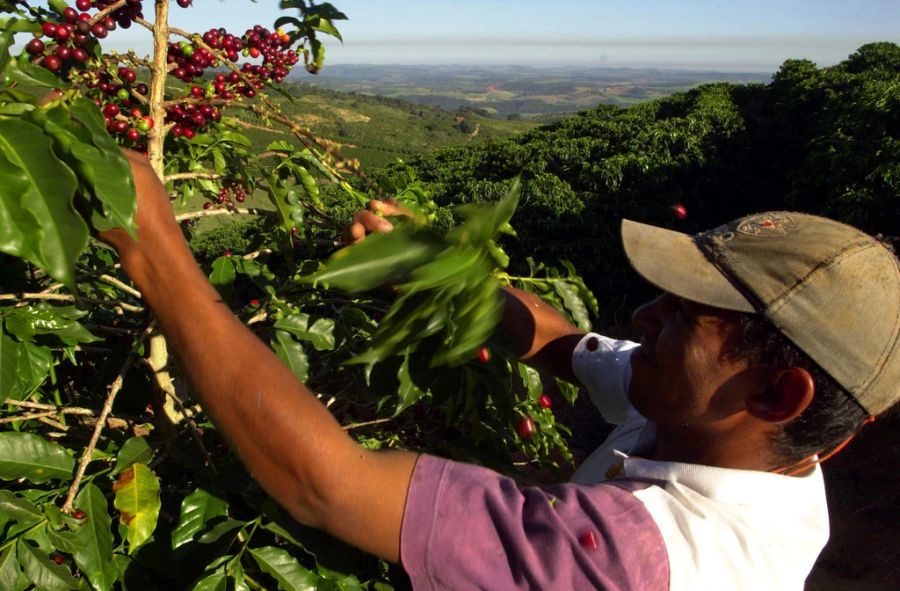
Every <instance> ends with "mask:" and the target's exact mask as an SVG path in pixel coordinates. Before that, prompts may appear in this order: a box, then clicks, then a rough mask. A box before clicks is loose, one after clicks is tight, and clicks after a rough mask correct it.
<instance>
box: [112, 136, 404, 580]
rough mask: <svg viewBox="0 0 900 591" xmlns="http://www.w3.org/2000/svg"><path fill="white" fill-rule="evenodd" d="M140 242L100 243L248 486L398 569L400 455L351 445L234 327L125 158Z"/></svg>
mask: <svg viewBox="0 0 900 591" xmlns="http://www.w3.org/2000/svg"><path fill="white" fill-rule="evenodd" d="M129 158H130V159H131V163H132V170H133V171H134V175H135V183H136V185H137V189H138V219H137V221H138V225H139V230H138V237H139V240H138V241H137V242H135V241H133V240H132V239H131V238H130V237H128V235H127V234H126V233H125V232H124V231H121V230H112V231H110V232H105V233H103V234H102V235H101V238H102V239H103V240H105V241H107V242H109V243H110V244H111V245H113V246H114V247H115V248H116V249H117V250H118V251H119V254H120V256H121V259H122V264H123V267H124V269H125V271H126V272H127V273H128V274H129V276H130V277H131V278H132V280H133V281H134V282H135V284H136V285H137V286H138V288H139V289H140V290H141V292H142V293H143V295H144V298H145V300H146V302H147V303H148V304H149V306H150V308H151V309H152V310H153V313H154V314H155V315H156V318H157V320H158V322H159V324H160V326H161V328H162V331H163V333H164V334H165V335H166V338H167V339H168V341H169V343H170V345H171V346H172V348H173V350H174V352H175V355H176V357H177V358H178V360H179V361H180V364H181V367H182V368H183V369H184V371H185V372H186V373H187V375H188V377H189V378H190V380H191V383H192V385H193V387H194V391H195V393H196V395H197V397H198V398H199V400H200V402H201V403H202V405H203V407H204V409H205V410H206V411H207V413H208V414H209V416H210V417H211V418H212V420H213V422H215V424H216V425H217V426H218V427H219V428H220V429H221V430H222V431H223V433H224V434H225V435H226V437H228V439H229V440H230V441H231V443H232V446H233V447H234V448H235V449H236V451H237V453H238V454H239V455H240V457H241V459H242V460H243V462H244V463H245V464H246V465H247V467H248V469H249V470H250V472H251V473H252V475H253V477H254V478H255V479H256V480H257V481H258V482H259V483H260V484H261V485H262V487H263V488H264V489H265V490H266V491H267V492H268V493H269V494H270V495H272V497H273V498H275V500H277V501H278V503H279V504H281V506H282V507H284V508H285V509H286V510H287V511H288V512H289V513H290V514H291V515H292V516H293V517H294V519H296V520H297V521H299V522H300V523H303V524H306V525H311V526H314V527H319V528H322V529H325V530H326V531H328V532H330V533H331V534H333V535H335V536H336V537H338V538H341V539H342V540H344V541H346V542H348V543H350V544H353V545H354V546H357V547H359V548H362V549H364V550H366V551H368V552H371V553H374V554H377V555H379V556H381V557H383V558H386V559H387V560H390V561H393V562H396V561H398V560H399V556H400V527H401V523H402V519H403V510H404V506H405V502H406V493H407V489H408V488H409V482H410V478H411V477H412V472H413V468H414V466H415V463H416V458H417V456H416V454H413V453H410V452H388V453H382V452H372V451H368V450H365V449H364V448H362V447H361V446H359V445H357V444H356V442H354V441H353V440H352V439H351V438H350V437H349V436H348V435H347V434H346V433H345V432H344V431H343V429H342V428H341V426H340V425H339V424H338V423H337V421H336V420H335V419H334V417H332V416H331V414H330V413H329V412H328V410H327V409H326V408H325V407H324V406H323V405H322V404H321V403H320V402H319V401H318V400H317V399H316V398H315V396H313V395H312V394H311V393H310V392H309V390H307V388H306V387H305V386H304V385H303V384H302V383H301V382H300V381H299V380H297V379H296V377H295V376H294V375H293V374H292V373H291V372H290V370H288V369H287V368H286V367H285V366H284V365H283V364H282V363H281V362H280V361H279V360H278V358H277V357H276V356H275V355H274V353H273V352H272V350H271V349H270V348H269V347H268V346H266V345H265V344H264V343H263V342H262V341H260V340H259V339H258V338H257V337H256V336H255V335H254V334H253V333H252V332H250V331H249V330H248V329H247V327H246V326H244V325H243V324H242V323H241V322H240V321H239V320H237V319H236V318H235V316H234V314H233V313H232V311H231V310H230V309H229V308H228V307H227V306H226V305H225V304H224V303H223V302H222V300H221V298H220V297H219V294H218V293H217V292H216V290H215V289H214V288H213V287H212V285H210V283H209V282H208V281H207V279H206V276H205V275H204V274H203V272H202V271H201V270H200V268H199V267H198V266H197V264H196V262H195V261H194V259H193V256H192V255H191V252H190V250H189V249H188V246H187V244H186V243H185V241H184V238H183V236H182V234H181V230H180V228H179V227H178V224H177V223H176V222H175V221H174V217H173V216H172V210H171V206H170V204H169V199H168V196H167V195H166V192H165V188H164V187H163V186H162V184H161V183H160V182H159V180H158V179H157V177H156V175H155V174H154V172H153V170H152V169H151V168H150V166H149V165H148V164H147V161H146V159H144V158H143V157H141V156H139V155H137V154H134V153H130V154H129Z"/></svg>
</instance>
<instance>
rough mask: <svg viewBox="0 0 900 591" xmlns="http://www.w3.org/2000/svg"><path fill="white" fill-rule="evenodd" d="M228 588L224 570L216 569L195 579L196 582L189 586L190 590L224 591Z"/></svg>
mask: <svg viewBox="0 0 900 591" xmlns="http://www.w3.org/2000/svg"><path fill="white" fill-rule="evenodd" d="M227 589H228V577H227V576H226V574H225V570H224V569H222V570H217V571H216V572H214V573H212V574H211V575H207V576H205V577H203V578H202V579H200V580H199V581H197V584H196V585H194V586H193V587H191V591H226V590H227Z"/></svg>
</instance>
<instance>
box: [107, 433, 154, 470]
mask: <svg viewBox="0 0 900 591" xmlns="http://www.w3.org/2000/svg"><path fill="white" fill-rule="evenodd" d="M155 453H156V450H155V449H153V447H151V445H150V444H149V443H147V438H146V437H132V438H130V439H128V441H126V442H125V443H123V444H122V449H120V450H119V454H118V455H117V456H116V465H115V467H114V468H113V470H112V472H111V473H110V476H115V475H116V474H118V473H119V472H121V471H122V470H124V469H126V468H128V467H130V466H131V465H133V464H148V463H150V460H152V459H153V455H154V454H155Z"/></svg>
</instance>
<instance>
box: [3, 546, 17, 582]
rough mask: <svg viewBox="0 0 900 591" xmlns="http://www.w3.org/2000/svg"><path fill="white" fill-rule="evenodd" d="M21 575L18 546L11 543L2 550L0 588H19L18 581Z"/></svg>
mask: <svg viewBox="0 0 900 591" xmlns="http://www.w3.org/2000/svg"><path fill="white" fill-rule="evenodd" d="M20 575H21V570H20V569H19V561H18V560H17V557H16V547H15V546H14V545H12V544H10V545H9V546H8V547H7V548H6V550H4V551H3V552H0V589H10V590H12V589H17V585H16V582H17V581H18V579H19V576H20Z"/></svg>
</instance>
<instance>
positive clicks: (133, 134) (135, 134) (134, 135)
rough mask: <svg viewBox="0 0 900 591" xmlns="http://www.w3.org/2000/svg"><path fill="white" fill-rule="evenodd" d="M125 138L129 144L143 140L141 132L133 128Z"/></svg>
mask: <svg viewBox="0 0 900 591" xmlns="http://www.w3.org/2000/svg"><path fill="white" fill-rule="evenodd" d="M125 137H126V138H128V141H129V142H137V141H139V140H140V139H141V132H140V131H138V130H136V129H135V128H133V127H132V128H130V129H129V130H128V131H127V132H126V133H125Z"/></svg>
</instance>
